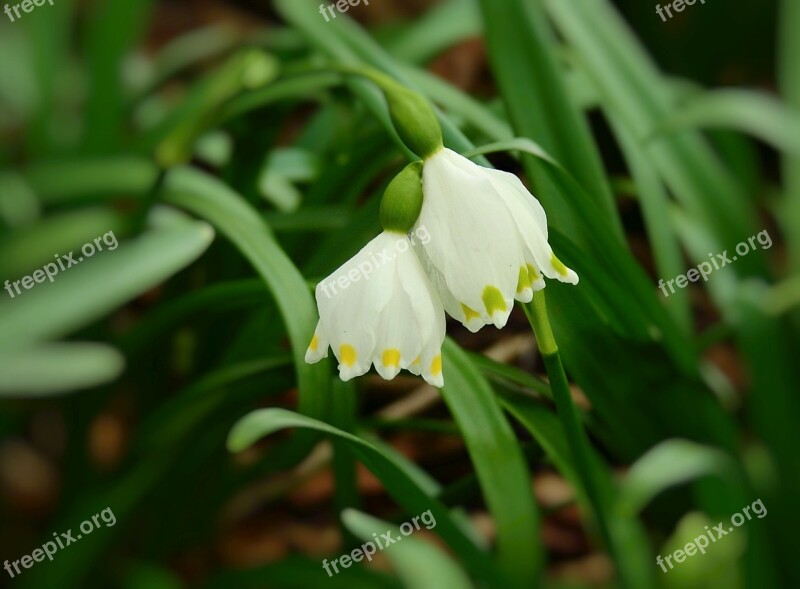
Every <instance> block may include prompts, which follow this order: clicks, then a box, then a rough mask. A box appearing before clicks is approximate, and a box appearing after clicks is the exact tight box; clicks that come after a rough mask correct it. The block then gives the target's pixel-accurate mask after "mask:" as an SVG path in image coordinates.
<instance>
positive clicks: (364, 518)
mask: <svg viewBox="0 0 800 589" xmlns="http://www.w3.org/2000/svg"><path fill="white" fill-rule="evenodd" d="M342 520H343V521H344V524H345V525H346V526H347V527H348V528H349V529H350V530H351V531H352V532H353V533H354V534H355V535H356V536H358V537H359V538H361V539H362V540H364V541H365V542H370V543H372V544H373V546H375V544H374V542H373V540H374V538H373V535H372V534H373V533H374V532H376V533H378V534H383V533H386V532H391V535H392V538H393V539H396V541H395V543H394V544H391V545H389V546H386V547H384V551H383V552H381V554H383V555H385V556H386V557H388V558H389V560H391V561H392V563H393V564H394V566H395V569H396V570H397V573H398V574H399V575H400V577H401V578H402V579H403V581H404V583H405V586H406V587H408V588H409V589H429V588H430V587H447V588H448V589H451V588H452V589H471V588H472V587H473V585H472V583H470V580H469V578H468V577H467V575H466V574H464V572H463V571H462V570H461V569H460V568H459V567H458V565H457V564H456V563H455V562H454V561H452V560H451V559H450V557H449V556H447V555H446V554H445V553H444V552H442V551H441V550H440V549H439V548H437V547H436V546H433V545H431V544H430V543H428V542H423V541H421V540H418V539H417V538H414V536H413V535H408V536H406V535H404V534H402V533H401V530H400V529H399V528H397V527H395V526H393V525H392V524H390V523H388V522H385V521H381V520H379V519H376V518H374V517H370V516H369V515H367V514H366V513H361V512H360V511H356V510H355V509H348V510H346V511H345V512H344V513H342ZM409 523H411V522H409ZM432 524H433V525H432V527H430V528H429V529H434V528H435V527H436V521H435V520H434V521H433V522H432ZM422 525H425V523H422ZM429 525H430V524H428V525H425V527H426V528H428V526H429ZM420 527H421V526H420ZM400 540H405V541H404V542H403V543H402V544H401V543H400ZM362 546H363V545H362ZM354 552H355V551H354ZM362 552H363V550H362ZM370 559H371V555H370Z"/></svg>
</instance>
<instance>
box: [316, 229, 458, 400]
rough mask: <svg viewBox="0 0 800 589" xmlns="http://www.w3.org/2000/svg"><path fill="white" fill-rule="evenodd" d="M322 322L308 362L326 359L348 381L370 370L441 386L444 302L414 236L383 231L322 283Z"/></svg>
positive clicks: (319, 297)
mask: <svg viewBox="0 0 800 589" xmlns="http://www.w3.org/2000/svg"><path fill="white" fill-rule="evenodd" d="M316 298H317V306H318V307H319V315H320V320H319V323H318V324H317V328H316V330H315V332H314V337H313V339H312V340H311V344H310V346H309V348H308V351H307V352H306V362H309V363H314V362H318V361H319V360H320V359H321V358H324V357H326V356H327V355H328V346H330V347H331V348H332V349H333V354H334V356H336V359H337V360H338V361H339V376H340V377H341V379H342V380H350V379H351V378H354V377H356V376H361V375H362V374H364V373H365V372H367V370H369V367H370V364H374V365H375V369H376V370H377V371H378V374H380V375H381V376H382V377H383V378H385V379H387V380H388V379H392V378H394V377H395V376H396V375H397V373H398V372H400V370H401V369H406V370H409V371H410V372H412V373H414V374H417V375H420V374H421V375H422V377H423V378H424V379H425V380H426V381H427V382H429V383H430V384H432V385H434V386H439V387H440V386H442V384H443V379H442V356H441V347H442V341H444V333H445V319H444V309H443V308H442V303H441V302H440V301H439V299H438V297H437V296H436V292H435V290H434V288H433V286H432V285H431V283H430V281H429V280H428V278H427V276H426V275H425V271H424V270H423V268H422V265H421V264H420V262H419V260H418V259H417V256H416V255H415V253H414V250H413V246H412V245H411V241H410V240H409V238H408V236H407V235H406V234H404V233H397V232H390V231H384V232H383V233H381V234H380V235H378V236H377V237H376V238H375V239H373V240H372V241H370V242H369V243H368V244H367V245H366V246H364V248H362V249H361V251H360V252H358V253H357V254H356V255H355V256H353V258H351V259H350V260H348V261H347V262H346V263H345V264H344V265H342V266H341V267H340V268H339V269H337V270H336V271H335V272H334V273H333V274H331V275H330V276H328V277H327V278H326V279H325V280H323V281H322V282H320V283H319V284H318V285H317V289H316Z"/></svg>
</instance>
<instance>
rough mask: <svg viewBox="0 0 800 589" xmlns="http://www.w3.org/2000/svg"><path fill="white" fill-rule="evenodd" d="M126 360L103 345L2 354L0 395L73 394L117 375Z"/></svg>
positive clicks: (52, 346)
mask: <svg viewBox="0 0 800 589" xmlns="http://www.w3.org/2000/svg"><path fill="white" fill-rule="evenodd" d="M124 367H125V359H124V358H123V357H122V355H121V354H120V353H119V352H117V351H116V350H115V349H114V348H112V347H110V346H106V345H103V344H92V343H69V344H47V345H41V346H38V347H35V348H22V349H20V350H14V351H11V350H9V351H6V352H4V353H3V354H0V374H2V375H3V378H2V379H0V397H35V396H43V395H55V394H64V393H71V392H74V391H77V390H80V389H86V388H91V387H95V386H99V385H101V384H106V383H107V382H110V381H112V380H114V379H115V378H117V377H118V376H119V375H120V374H121V373H122V370H123V369H124Z"/></svg>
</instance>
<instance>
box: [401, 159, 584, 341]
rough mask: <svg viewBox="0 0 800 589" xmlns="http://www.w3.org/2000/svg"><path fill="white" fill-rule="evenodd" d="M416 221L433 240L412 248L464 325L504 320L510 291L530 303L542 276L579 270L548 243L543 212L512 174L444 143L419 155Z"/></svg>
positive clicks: (568, 278)
mask: <svg viewBox="0 0 800 589" xmlns="http://www.w3.org/2000/svg"><path fill="white" fill-rule="evenodd" d="M422 187H423V194H424V199H423V203H422V211H421V213H420V216H419V219H418V220H417V225H421V226H425V227H426V228H427V230H428V231H429V232H430V234H431V236H432V239H431V240H429V242H428V243H426V244H417V245H416V251H417V253H418V255H419V256H420V259H421V260H422V262H423V265H424V267H425V269H426V271H427V272H428V274H429V276H430V277H431V280H432V282H433V284H434V286H435V287H436V289H437V291H438V292H439V296H440V298H441V299H442V302H443V304H444V308H445V310H446V311H447V312H448V313H449V314H450V315H451V316H453V317H454V318H456V319H458V320H459V321H460V322H461V323H463V324H464V325H465V326H466V327H467V328H468V329H469V330H470V331H473V332H474V331H477V330H478V329H480V328H481V327H483V326H484V325H487V324H489V323H493V324H494V325H495V326H496V327H503V326H504V325H505V324H506V321H507V320H508V316H509V314H510V313H511V309H512V306H513V301H514V299H515V298H516V299H517V300H519V301H522V302H529V301H530V300H531V299H532V297H533V292H534V291H536V290H540V289H542V288H544V286H545V283H544V279H543V278H542V275H544V276H546V277H547V278H555V279H557V280H560V281H561V282H568V283H570V284H577V283H578V275H577V274H576V273H575V272H573V271H572V270H570V269H569V268H567V267H566V266H564V264H563V263H562V262H561V261H560V260H559V259H558V258H556V256H555V255H554V254H553V250H552V249H551V248H550V245H549V244H548V242H547V216H546V215H545V212H544V209H543V208H542V205H540V204H539V201H537V200H536V198H535V197H534V196H533V195H532V194H531V193H530V192H529V191H528V190H527V188H525V186H524V185H523V184H522V182H521V181H520V180H519V178H517V177H516V176H515V175H513V174H509V173H508V172H503V171H500V170H492V169H489V168H484V167H481V166H479V165H477V164H475V163H473V162H471V161H470V160H468V159H467V158H465V157H463V156H461V155H459V154H457V153H455V152H454V151H451V150H449V149H446V148H443V149H441V150H440V151H438V152H437V153H435V154H434V155H433V156H430V157H429V158H428V159H426V160H425V164H424V167H423V171H422Z"/></svg>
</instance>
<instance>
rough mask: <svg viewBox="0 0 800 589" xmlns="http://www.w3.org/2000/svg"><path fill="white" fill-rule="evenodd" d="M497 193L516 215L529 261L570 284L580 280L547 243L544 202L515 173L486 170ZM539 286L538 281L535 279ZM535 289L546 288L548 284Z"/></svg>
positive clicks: (546, 273)
mask: <svg viewBox="0 0 800 589" xmlns="http://www.w3.org/2000/svg"><path fill="white" fill-rule="evenodd" d="M486 173H487V175H488V177H489V179H490V181H491V183H492V186H493V187H494V188H495V190H496V191H497V193H498V194H499V195H500V197H501V198H502V200H503V202H504V203H505V205H506V206H507V207H508V211H509V212H510V213H511V216H512V217H513V219H514V221H515V224H516V229H517V233H518V235H519V238H520V240H521V241H522V243H524V245H525V247H524V251H525V261H526V263H528V264H531V265H533V266H534V267H535V268H536V269H537V270H538V272H539V273H540V274H544V275H545V276H547V277H548V278H555V279H556V280H560V281H561V282H568V283H570V284H577V283H578V275H577V274H576V273H575V272H573V271H572V270H570V269H569V268H567V267H566V266H564V265H563V264H562V263H561V261H560V260H558V258H556V257H555V255H554V254H553V250H552V249H551V248H550V244H549V243H548V242H547V216H546V214H545V212H544V209H543V208H542V205H541V204H540V203H539V201H538V200H536V197H534V196H533V195H532V194H531V193H530V192H529V191H528V189H527V188H525V185H524V184H522V182H521V181H520V179H519V178H517V177H516V176H515V175H514V174H509V173H508V172H503V171H500V170H490V169H486ZM532 282H533V283H534V284H535V285H536V281H532ZM537 286H538V288H536V286H534V288H533V290H540V289H541V288H544V283H543V282H542V283H541V284H540V285H537Z"/></svg>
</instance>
